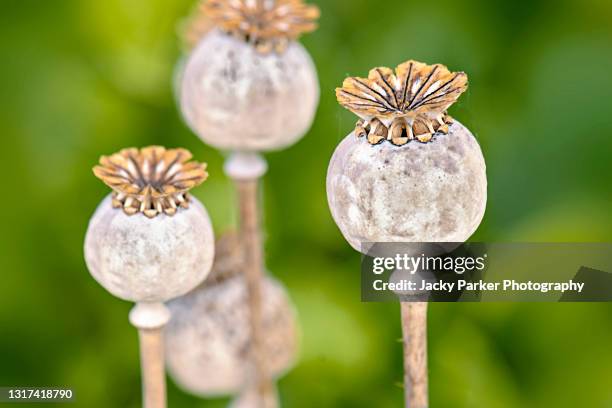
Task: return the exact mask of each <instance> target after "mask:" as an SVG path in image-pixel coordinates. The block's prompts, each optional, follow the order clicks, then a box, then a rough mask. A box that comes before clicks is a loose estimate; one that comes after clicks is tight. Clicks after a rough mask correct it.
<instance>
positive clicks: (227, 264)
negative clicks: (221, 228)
mask: <svg viewBox="0 0 612 408" xmlns="http://www.w3.org/2000/svg"><path fill="white" fill-rule="evenodd" d="M243 268H244V252H243V251H242V247H241V245H240V236H239V235H238V233H236V232H235V231H227V232H225V233H224V234H223V235H221V236H220V237H219V238H218V239H217V242H216V243H215V260H214V262H213V267H212V269H211V271H210V274H209V275H208V278H207V279H206V281H205V282H204V285H206V287H209V286H212V285H216V284H218V283H222V282H225V281H226V280H228V279H230V278H233V277H234V276H237V275H240V273H241V271H242V270H243Z"/></svg>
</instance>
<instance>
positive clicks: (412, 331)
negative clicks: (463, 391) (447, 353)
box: [401, 302, 429, 408]
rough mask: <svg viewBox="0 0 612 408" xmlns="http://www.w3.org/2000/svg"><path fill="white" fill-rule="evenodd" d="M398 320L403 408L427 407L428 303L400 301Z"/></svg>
mask: <svg viewBox="0 0 612 408" xmlns="http://www.w3.org/2000/svg"><path fill="white" fill-rule="evenodd" d="M401 318H402V333H403V338H404V342H403V343H404V392H405V397H406V408H427V407H428V406H429V397H428V378H427V303H426V302H415V303H407V302H402V303H401Z"/></svg>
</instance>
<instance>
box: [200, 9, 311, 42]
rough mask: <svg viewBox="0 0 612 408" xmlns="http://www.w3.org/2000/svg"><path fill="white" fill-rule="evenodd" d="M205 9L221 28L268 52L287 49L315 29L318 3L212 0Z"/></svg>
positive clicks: (204, 11)
mask: <svg viewBox="0 0 612 408" xmlns="http://www.w3.org/2000/svg"><path fill="white" fill-rule="evenodd" d="M202 11H203V13H204V15H205V16H208V18H210V19H211V20H212V22H213V23H214V24H215V25H216V26H217V27H219V28H220V29H221V30H223V31H225V32H227V33H230V34H232V35H235V36H237V37H239V38H241V39H244V40H245V41H247V42H249V43H252V44H254V45H255V46H256V48H257V50H258V51H260V52H263V53H268V52H270V51H272V50H274V51H276V52H279V53H281V52H283V51H284V50H285V48H286V46H287V44H288V43H289V42H290V41H293V40H296V39H297V38H298V37H299V36H300V35H301V34H303V33H307V32H311V31H314V30H315V29H316V28H317V19H318V18H319V16H320V12H319V9H318V7H316V6H313V5H308V4H304V3H303V2H302V0H208V1H205V2H204V3H203V4H202Z"/></svg>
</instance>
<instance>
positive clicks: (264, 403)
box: [235, 178, 278, 408]
mask: <svg viewBox="0 0 612 408" xmlns="http://www.w3.org/2000/svg"><path fill="white" fill-rule="evenodd" d="M258 180H259V179H258V178H255V179H246V180H236V181H235V182H236V188H237V190H238V201H239V207H240V235H241V241H242V245H243V248H244V254H245V279H246V284H247V291H248V298H249V310H250V326H251V348H250V360H251V370H252V376H251V379H250V384H249V385H247V386H249V387H253V388H254V390H255V392H256V393H257V395H258V403H257V404H258V406H257V408H273V407H276V406H278V404H277V401H276V398H275V393H274V386H273V383H272V380H271V379H270V373H269V372H268V367H267V364H266V357H265V355H264V351H263V341H264V334H263V332H262V293H261V287H262V281H263V277H264V273H263V267H264V260H263V247H262V240H261V228H260V219H259V218H260V217H259V211H260V210H259V205H258V191H259V181H258Z"/></svg>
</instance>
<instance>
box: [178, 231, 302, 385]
mask: <svg viewBox="0 0 612 408" xmlns="http://www.w3.org/2000/svg"><path fill="white" fill-rule="evenodd" d="M239 249H240V248H239V246H238V238H237V236H236V235H234V234H230V235H225V236H224V237H222V238H221V239H220V240H219V241H218V243H217V254H216V256H215V262H214V265H213V269H212V272H211V274H210V276H209V278H208V279H207V280H206V281H205V282H204V284H203V285H201V286H200V287H198V288H197V289H195V290H194V291H192V292H191V293H189V294H187V295H185V296H183V297H181V298H179V299H176V300H174V301H172V302H170V303H169V305H168V306H169V308H170V310H171V312H172V320H171V321H170V323H169V325H168V326H167V329H166V359H167V366H168V370H169V373H170V375H171V377H172V378H173V379H174V380H175V381H176V383H177V384H178V385H179V386H180V387H181V388H183V389H184V390H185V391H187V392H190V393H192V394H195V395H198V396H202V397H211V396H217V395H230V394H238V393H241V392H242V391H244V389H245V387H246V384H247V373H248V350H249V337H250V325H249V310H248V298H247V296H248V295H247V288H246V284H245V281H244V279H243V276H242V274H241V265H242V260H241V257H240V250H239ZM262 291H263V293H262V299H263V305H262V306H263V310H262V314H263V319H262V320H263V331H264V333H265V343H264V352H265V355H266V361H267V362H268V370H269V371H270V373H271V374H272V375H273V377H275V378H277V377H280V376H281V375H282V374H283V373H284V372H286V371H287V370H288V369H289V368H290V367H291V366H292V365H293V362H294V360H295V358H296V354H297V349H298V337H299V336H298V327H297V321H296V315H295V309H294V307H293V305H292V304H291V301H290V299H289V296H288V294H287V291H286V290H285V288H284V287H283V286H282V285H281V284H280V283H279V282H277V281H276V280H274V279H272V278H270V277H266V278H265V279H264V281H263V285H262Z"/></svg>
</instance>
